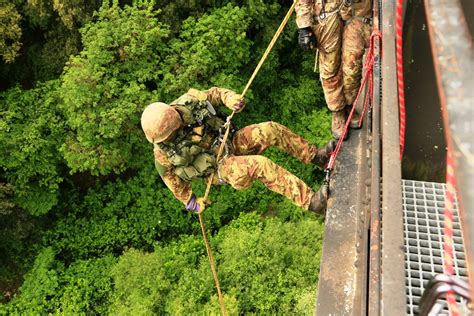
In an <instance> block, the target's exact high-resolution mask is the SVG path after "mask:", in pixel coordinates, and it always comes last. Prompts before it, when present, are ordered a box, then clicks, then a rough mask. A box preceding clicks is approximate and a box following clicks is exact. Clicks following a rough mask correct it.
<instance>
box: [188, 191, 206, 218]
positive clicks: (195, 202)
mask: <svg viewBox="0 0 474 316" xmlns="http://www.w3.org/2000/svg"><path fill="white" fill-rule="evenodd" d="M205 208H206V203H204V199H203V198H196V196H195V195H194V194H193V195H191V198H190V199H189V201H188V203H186V210H188V211H190V212H193V213H196V214H200V213H202V212H203V211H204V209H205Z"/></svg>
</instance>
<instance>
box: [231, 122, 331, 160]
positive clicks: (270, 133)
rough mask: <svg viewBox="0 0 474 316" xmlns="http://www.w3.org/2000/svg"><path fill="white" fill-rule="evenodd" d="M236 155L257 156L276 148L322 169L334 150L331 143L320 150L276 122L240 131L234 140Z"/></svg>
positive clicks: (247, 127)
mask: <svg viewBox="0 0 474 316" xmlns="http://www.w3.org/2000/svg"><path fill="white" fill-rule="evenodd" d="M233 144H234V148H235V154H236V155H257V154H261V153H263V152H264V151H265V150H266V149H267V148H268V147H270V146H276V147H277V148H279V149H281V150H283V151H285V152H286V153H288V154H290V155H292V156H293V157H295V158H297V159H299V160H300V161H302V162H304V163H310V162H312V163H315V164H317V165H319V166H321V167H323V166H324V163H325V162H326V160H327V159H328V157H329V153H330V152H331V151H332V150H333V147H334V144H333V143H330V144H328V145H327V146H326V147H325V148H322V149H319V150H318V148H317V147H316V146H315V145H312V144H310V143H309V142H308V141H307V140H306V139H304V138H303V137H301V136H299V135H296V134H295V133H293V132H292V131H291V130H290V129H289V128H287V127H286V126H283V125H281V124H278V123H275V122H265V123H260V124H253V125H249V126H246V127H244V128H243V129H241V130H239V131H238V132H237V133H236V134H235V135H234V138H233Z"/></svg>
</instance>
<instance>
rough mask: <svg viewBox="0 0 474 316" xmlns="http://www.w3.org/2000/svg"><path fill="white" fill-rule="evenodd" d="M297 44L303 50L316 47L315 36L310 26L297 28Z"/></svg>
mask: <svg viewBox="0 0 474 316" xmlns="http://www.w3.org/2000/svg"><path fill="white" fill-rule="evenodd" d="M298 44H299V45H300V47H301V48H302V49H303V50H310V49H313V48H316V44H317V42H316V36H314V34H313V31H312V30H311V28H310V27H304V28H302V29H298Z"/></svg>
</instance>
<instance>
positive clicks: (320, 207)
mask: <svg viewBox="0 0 474 316" xmlns="http://www.w3.org/2000/svg"><path fill="white" fill-rule="evenodd" d="M328 196H329V188H328V185H327V184H323V185H322V186H321V188H319V190H318V192H316V193H314V195H313V197H312V198H311V202H310V204H309V208H308V210H310V211H312V212H315V213H319V214H325V213H326V206H327V202H328Z"/></svg>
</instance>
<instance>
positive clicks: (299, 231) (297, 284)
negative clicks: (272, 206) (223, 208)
mask: <svg viewBox="0 0 474 316" xmlns="http://www.w3.org/2000/svg"><path fill="white" fill-rule="evenodd" d="M321 239H322V224H321V223H320V222H318V221H315V220H313V219H304V220H301V221H299V222H295V223H284V222H282V221H280V220H278V219H267V220H265V221H262V220H261V219H260V218H259V217H258V216H257V215H256V214H255V213H252V214H245V215H241V216H240V218H239V219H238V220H236V221H234V222H232V223H231V224H230V225H228V226H227V227H226V228H225V229H223V230H221V231H220V233H219V235H218V236H217V237H216V238H214V239H213V240H212V244H213V246H214V249H215V257H216V261H217V264H218V272H219V276H220V280H221V287H222V291H223V293H224V294H225V298H226V302H227V308H228V309H229V311H230V312H231V314H237V313H238V314H242V313H243V314H246V313H264V314H268V313H275V312H278V313H284V314H285V313H294V312H297V311H298V312H304V313H311V311H312V309H313V307H312V306H311V304H309V303H307V301H308V295H311V294H312V295H314V284H315V282H316V281H317V277H316V275H315V274H314V273H313V272H314V271H315V270H316V269H317V267H318V266H319V254H318V253H319V250H320V248H319V247H320V242H321ZM289 241H291V242H289ZM204 251H205V249H204V246H203V245H202V240H200V239H199V238H197V237H186V238H183V239H181V240H180V241H179V242H176V243H172V244H169V245H167V246H158V247H157V248H156V249H155V252H154V253H148V254H147V253H141V252H139V251H136V250H131V251H129V252H127V253H125V254H124V255H123V256H122V257H121V258H120V260H119V263H118V264H117V265H116V266H115V267H114V269H113V270H112V276H113V278H114V282H115V293H114V299H113V301H112V304H111V308H110V312H111V313H112V314H116V313H119V314H128V315H129V314H136V313H138V314H163V313H172V314H177V315H188V314H193V315H195V314H202V313H203V312H204V311H206V312H204V313H214V314H218V313H219V306H218V304H215V303H216V297H215V296H216V295H215V288H214V284H213V279H212V274H211V271H210V270H209V264H208V262H207V258H206V257H205V256H204Z"/></svg>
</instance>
